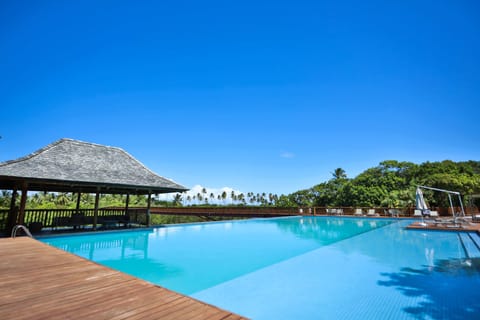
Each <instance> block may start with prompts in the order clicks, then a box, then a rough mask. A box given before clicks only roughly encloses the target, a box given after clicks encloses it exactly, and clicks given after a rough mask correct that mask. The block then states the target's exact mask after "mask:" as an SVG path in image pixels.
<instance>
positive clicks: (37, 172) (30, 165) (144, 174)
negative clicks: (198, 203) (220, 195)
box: [0, 139, 187, 194]
mask: <svg viewBox="0 0 480 320" xmlns="http://www.w3.org/2000/svg"><path fill="white" fill-rule="evenodd" d="M24 183H27V188H28V190H33V191H72V192H73V191H76V192H89V193H94V192H97V191H99V192H101V193H132V194H147V193H166V192H182V191H185V190H187V189H186V188H185V187H184V186H181V185H179V184H177V183H175V182H173V181H171V180H169V179H166V178H163V177H161V176H159V175H157V174H156V173H154V172H152V171H151V170H149V169H148V168H147V167H145V166H144V165H143V164H142V163H140V162H139V161H138V160H136V159H135V158H133V157H132V156H131V155H130V154H128V153H127V152H125V151H124V150H123V149H120V148H116V147H109V146H103V145H99V144H94V143H88V142H82V141H78V140H72V139H61V140H58V141H56V142H54V143H52V144H50V145H48V146H46V147H44V148H42V149H40V150H38V151H36V152H34V153H32V154H30V155H28V156H25V157H23V158H19V159H17V160H11V161H7V162H3V163H0V189H14V188H15V187H16V188H18V189H21V185H22V184H24Z"/></svg>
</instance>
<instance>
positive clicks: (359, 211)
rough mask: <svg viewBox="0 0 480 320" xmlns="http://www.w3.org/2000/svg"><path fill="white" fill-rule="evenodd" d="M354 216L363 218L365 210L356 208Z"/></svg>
mask: <svg viewBox="0 0 480 320" xmlns="http://www.w3.org/2000/svg"><path fill="white" fill-rule="evenodd" d="M353 215H355V216H363V210H362V208H356V209H355V211H354V212H353Z"/></svg>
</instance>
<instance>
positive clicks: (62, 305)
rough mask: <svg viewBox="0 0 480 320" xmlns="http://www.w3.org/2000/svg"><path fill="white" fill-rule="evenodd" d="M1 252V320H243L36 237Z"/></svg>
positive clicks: (4, 245) (2, 242)
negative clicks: (68, 251)
mask: <svg viewBox="0 0 480 320" xmlns="http://www.w3.org/2000/svg"><path fill="white" fill-rule="evenodd" d="M0 253H1V255H2V259H0V276H1V279H2V280H1V281H0V319H25V320H30V319H115V320H117V319H118V320H122V319H132V320H135V319H138V320H140V319H142V320H143V319H144V320H149V319H159V318H161V319H199V320H206V319H209V320H220V319H230V320H233V319H245V318H243V317H241V316H239V315H236V314H233V313H231V312H228V311H226V310H222V309H219V308H217V307H214V306H212V305H209V304H207V303H204V302H201V301H198V300H195V299H192V298H189V297H186V296H183V295H181V294H178V293H176V292H173V291H171V290H168V289H165V288H162V287H159V286H156V285H153V284H151V283H148V282H145V281H143V280H140V279H137V278H134V277H132V276H129V275H127V274H123V273H121V272H118V271H115V270H112V269H109V268H107V267H104V266H101V265H99V264H97V263H95V262H92V261H89V260H86V259H83V258H80V257H77V256H74V255H72V254H69V253H67V252H64V251H62V250H59V249H56V248H53V247H50V246H48V245H46V244H44V243H41V242H39V241H36V240H34V239H30V238H26V237H20V238H15V239H11V238H8V239H0Z"/></svg>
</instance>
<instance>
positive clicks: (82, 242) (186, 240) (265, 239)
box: [42, 217, 480, 319]
mask: <svg viewBox="0 0 480 320" xmlns="http://www.w3.org/2000/svg"><path fill="white" fill-rule="evenodd" d="M409 223H410V221H405V220H394V219H365V218H358V219H357V218H341V217H292V218H280V219H255V220H242V221H233V222H232V221H231V222H221V223H205V224H190V225H183V226H171V227H161V228H154V229H149V230H141V231H126V232H111V233H103V234H88V235H77V236H68V237H66V236H64V237H49V238H44V239H43V240H42V241H44V242H46V243H49V244H51V245H53V246H56V247H58V248H61V249H63V250H66V251H69V252H72V253H74V254H77V255H80V256H82V257H85V258H88V259H90V260H93V261H96V262H98V263H101V264H104V265H106V266H109V267H112V268H114V269H117V270H120V271H123V272H125V273H129V274H131V275H134V276H137V277H140V278H142V279H145V280H147V281H149V282H152V283H155V284H158V285H161V286H164V287H167V288H169V289H172V290H175V291H178V292H181V293H184V294H187V295H190V296H192V297H194V298H197V299H199V300H202V301H205V302H207V303H211V304H213V305H216V306H219V307H221V308H224V309H227V310H230V311H233V312H235V313H238V314H241V315H244V316H246V317H249V318H252V319H480V316H479V314H480V290H479V288H480V250H479V249H478V246H477V245H476V244H475V241H477V242H478V245H480V238H479V237H478V235H476V234H470V235H469V234H462V235H460V234H458V233H456V232H435V231H428V232H426V231H418V230H412V231H410V230H406V229H405V226H406V225H408V224H409Z"/></svg>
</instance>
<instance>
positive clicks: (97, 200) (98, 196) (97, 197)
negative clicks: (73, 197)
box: [93, 191, 100, 230]
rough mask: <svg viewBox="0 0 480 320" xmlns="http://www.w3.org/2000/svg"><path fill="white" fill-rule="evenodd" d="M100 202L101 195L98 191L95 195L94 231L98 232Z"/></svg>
mask: <svg viewBox="0 0 480 320" xmlns="http://www.w3.org/2000/svg"><path fill="white" fill-rule="evenodd" d="M99 200H100V193H99V191H97V193H96V194H95V208H94V209H93V230H97V222H98V202H99Z"/></svg>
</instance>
